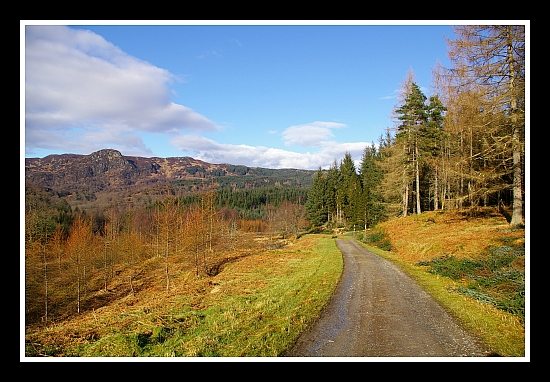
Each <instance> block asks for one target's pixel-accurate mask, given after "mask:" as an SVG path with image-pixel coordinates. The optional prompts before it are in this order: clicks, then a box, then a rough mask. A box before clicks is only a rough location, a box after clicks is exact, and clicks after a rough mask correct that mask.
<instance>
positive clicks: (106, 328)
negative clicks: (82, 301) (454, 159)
mask: <svg viewBox="0 0 550 382" xmlns="http://www.w3.org/2000/svg"><path fill="white" fill-rule="evenodd" d="M249 236H250V235H248V237H249ZM258 243H264V244H262V245H260V244H258ZM266 243H270V244H272V241H271V240H269V239H268V238H264V237H256V238H255V239H254V240H245V238H243V240H240V244H241V246H240V248H239V250H240V253H241V255H239V254H238V253H235V254H226V255H220V260H221V261H222V260H223V259H222V257H224V258H228V259H229V260H230V261H226V262H224V263H223V265H221V266H220V268H219V269H218V270H217V272H218V273H217V274H215V275H213V276H207V275H204V276H201V277H196V276H195V274H194V272H193V270H192V269H187V270H186V269H182V270H181V271H179V272H178V274H177V275H176V276H175V277H174V279H173V281H172V282H171V286H170V290H169V292H168V293H167V292H166V291H165V289H164V287H163V285H162V282H161V281H160V280H162V279H163V275H162V271H160V270H159V274H158V275H157V276H158V277H156V278H157V279H158V280H159V282H157V283H153V284H151V285H150V286H149V287H147V288H143V289H141V290H139V291H138V292H137V293H135V294H128V295H127V296H125V297H123V298H120V299H118V300H116V301H113V302H111V303H109V304H108V305H106V306H103V307H101V308H98V309H93V310H91V311H86V312H84V313H82V314H80V315H77V316H73V317H72V318H69V319H66V320H63V321H61V322H58V323H53V324H49V325H48V326H42V325H35V326H32V327H28V328H26V333H25V355H26V356H28V357H29V356H93V357H103V356H119V357H120V356H123V357H124V356H125V357H134V356H161V357H162V356H277V355H280V354H281V353H283V352H284V351H285V350H286V349H287V348H288V347H289V346H291V345H292V343H294V342H295V340H296V338H297V337H298V335H299V334H300V333H301V332H302V331H303V330H304V329H305V328H307V327H308V326H309V325H311V324H312V323H313V322H314V321H315V319H317V317H318V316H319V315H320V312H321V310H322V308H323V307H324V306H325V305H326V304H327V302H328V300H329V298H330V296H331V295H332V293H333V291H334V289H335V287H336V284H337V282H338V280H339V278H340V275H341V272H342V256H341V253H340V251H339V250H338V248H337V247H336V244H335V241H334V240H333V239H331V238H330V237H328V236H320V235H315V236H304V237H302V238H300V239H299V240H296V241H291V242H289V241H286V242H284V243H278V244H277V245H266ZM247 246H248V247H250V248H247ZM269 247H279V248H276V249H269ZM243 253H245V254H246V256H243V255H242V254H243ZM222 262H223V261H222Z"/></svg>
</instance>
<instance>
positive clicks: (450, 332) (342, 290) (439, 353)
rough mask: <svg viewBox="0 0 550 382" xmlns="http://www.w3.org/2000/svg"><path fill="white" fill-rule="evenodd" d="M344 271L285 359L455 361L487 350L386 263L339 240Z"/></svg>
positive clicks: (437, 305) (429, 298)
mask: <svg viewBox="0 0 550 382" xmlns="http://www.w3.org/2000/svg"><path fill="white" fill-rule="evenodd" d="M337 245H338V247H339V248H340V250H341V251H342V253H343V255H344V272H343V274H342V278H341V280H340V283H339V284H338V286H337V288H336V291H335V293H334V295H333V297H332V299H331V301H330V302H329V304H328V306H327V307H326V308H325V310H324V311H323V314H322V315H321V317H320V319H319V320H318V321H317V323H316V324H315V325H314V326H313V327H312V328H311V330H310V331H307V332H305V333H303V334H302V335H301V336H300V337H299V338H298V341H297V342H296V344H295V345H294V347H293V348H291V349H290V350H289V351H288V352H287V354H286V355H287V356H291V357H300V356H309V357H325V356H328V357H330V356H338V357H362V356H365V357H380V356H384V357H394V356H400V357H455V356H467V357H472V356H485V355H487V351H486V350H485V349H484V348H483V346H482V345H481V344H480V343H479V342H478V341H477V340H476V339H475V338H474V337H472V336H471V335H470V334H468V333H467V332H466V331H465V330H464V329H462V328H461V327H460V326H459V325H458V324H457V323H456V322H455V320H454V319H453V318H452V317H451V316H450V315H449V314H448V313H447V312H446V311H445V310H444V309H443V308H442V307H441V306H440V305H439V304H438V303H437V302H436V301H435V300H434V299H433V298H432V297H430V296H429V295H428V294H427V293H426V292H425V291H424V290H422V289H421V288H420V287H419V286H418V285H417V284H416V283H415V282H414V281H413V280H412V279H411V278H409V277H408V276H407V275H405V274H404V273H403V272H402V271H401V270H400V269H399V268H397V267H396V266H395V265H393V264H392V263H391V262H389V261H387V260H385V259H383V258H381V257H380V256H377V255H375V254H373V253H371V252H369V251H367V250H366V249H365V248H363V247H362V246H361V245H360V244H358V243H357V242H356V241H354V240H349V239H339V240H337Z"/></svg>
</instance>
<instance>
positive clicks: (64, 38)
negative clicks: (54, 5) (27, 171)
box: [25, 26, 216, 154]
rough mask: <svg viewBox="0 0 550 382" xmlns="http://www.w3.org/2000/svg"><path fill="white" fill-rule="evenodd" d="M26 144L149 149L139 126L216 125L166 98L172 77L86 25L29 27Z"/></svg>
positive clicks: (159, 129) (75, 149)
mask: <svg viewBox="0 0 550 382" xmlns="http://www.w3.org/2000/svg"><path fill="white" fill-rule="evenodd" d="M25 39H26V40H25V44H26V45H25V66H26V70H25V103H26V105H25V122H26V137H25V138H26V145H27V147H28V149H29V150H32V149H33V148H46V149H60V150H65V151H68V152H89V151H92V150H94V149H98V148H104V147H118V148H119V149H123V150H125V151H126V152H133V153H142V154H148V153H150V150H149V149H148V148H147V147H146V146H145V144H144V143H143V141H142V140H141V138H140V137H139V136H138V135H137V134H136V132H137V131H148V132H161V133H175V132H181V131H184V130H188V129H197V130H212V129H215V128H216V126H215V124H214V123H213V122H212V121H210V120H209V119H208V118H206V117H205V116H203V115H201V114H199V113H197V112H195V111H193V110H191V109H190V108H188V107H186V106H184V105H180V104H176V103H173V102H171V101H170V89H169V87H168V86H169V84H170V82H171V81H173V80H174V77H173V76H172V75H171V74H170V73H169V72H168V71H166V70H165V69H162V68H159V67H156V66H154V65H152V64H150V63H147V62H145V61H141V60H139V59H137V58H135V57H132V56H130V55H128V54H126V53H125V52H123V51H122V50H120V49H119V48H118V47H116V46H115V45H113V44H112V43H110V42H108V41H106V40H105V39H104V38H103V37H101V36H99V35H98V34H96V33H93V32H91V31H88V30H79V29H72V28H68V27H64V26H27V27H26V34H25Z"/></svg>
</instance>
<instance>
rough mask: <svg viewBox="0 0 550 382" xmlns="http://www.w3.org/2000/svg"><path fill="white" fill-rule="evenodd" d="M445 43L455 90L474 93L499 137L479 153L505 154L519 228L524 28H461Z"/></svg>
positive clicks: (514, 217) (505, 167)
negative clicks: (482, 102)
mask: <svg viewBox="0 0 550 382" xmlns="http://www.w3.org/2000/svg"><path fill="white" fill-rule="evenodd" d="M455 31H456V35H457V38H456V40H453V41H450V43H449V44H450V52H449V56H450V58H451V60H452V63H453V69H452V71H451V73H452V75H453V76H454V78H455V80H456V84H457V86H458V87H459V88H460V91H466V90H468V89H472V88H475V89H479V90H480V91H481V95H482V98H483V100H484V105H483V109H482V110H480V112H481V113H483V114H485V118H486V120H487V122H486V123H487V124H491V125H493V127H494V128H497V129H498V130H499V134H498V135H496V136H494V137H491V138H492V139H491V140H489V141H488V142H486V143H485V147H484V149H483V150H484V153H483V154H486V155H491V156H492V157H497V156H496V155H494V154H495V152H496V153H500V154H504V155H503V158H502V161H503V164H502V168H503V169H505V170H507V172H508V173H509V174H510V177H511V179H512V180H511V185H510V186H511V189H512V208H513V212H512V218H511V221H510V224H511V225H521V224H523V189H524V185H523V180H522V178H523V167H524V166H523V161H522V157H523V156H524V145H525V142H524V133H525V26H523V25H481V26H476V25H462V26H458V27H456V29H455Z"/></svg>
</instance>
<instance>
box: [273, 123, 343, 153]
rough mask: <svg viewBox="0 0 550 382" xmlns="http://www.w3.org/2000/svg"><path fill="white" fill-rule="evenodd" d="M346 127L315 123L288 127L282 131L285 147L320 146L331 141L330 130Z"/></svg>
mask: <svg viewBox="0 0 550 382" xmlns="http://www.w3.org/2000/svg"><path fill="white" fill-rule="evenodd" d="M343 127H346V125H345V124H343V123H338V122H323V121H315V122H311V123H306V124H303V125H295V126H290V127H288V128H287V129H285V130H284V131H283V134H282V135H283V141H284V143H285V145H286V146H314V147H318V146H322V145H323V144H325V143H326V142H329V141H331V140H332V139H333V137H334V134H333V133H332V131H331V129H340V128H343Z"/></svg>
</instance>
